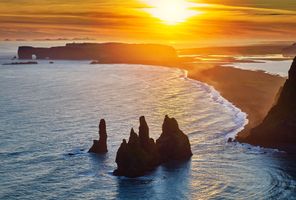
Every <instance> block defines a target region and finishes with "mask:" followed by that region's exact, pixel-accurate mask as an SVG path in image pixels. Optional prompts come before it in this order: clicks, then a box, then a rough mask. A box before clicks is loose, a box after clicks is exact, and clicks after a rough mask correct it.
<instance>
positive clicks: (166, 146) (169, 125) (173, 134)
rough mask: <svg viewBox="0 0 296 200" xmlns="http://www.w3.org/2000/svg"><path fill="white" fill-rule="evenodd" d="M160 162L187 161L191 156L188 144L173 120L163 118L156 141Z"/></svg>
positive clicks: (185, 136) (186, 138)
mask: <svg viewBox="0 0 296 200" xmlns="http://www.w3.org/2000/svg"><path fill="white" fill-rule="evenodd" d="M156 146H157V148H158V151H159V154H160V159H161V162H167V161H172V160H188V159H189V158H190V157H191V156H192V152H191V147H190V142H189V139H188V137H187V135H185V134H184V133H183V132H182V131H181V130H180V129H179V125H178V122H177V120H176V119H175V118H169V117H168V116H167V115H166V116H165V119H164V122H163V124H162V133H161V135H160V137H159V138H158V139H157V140H156Z"/></svg>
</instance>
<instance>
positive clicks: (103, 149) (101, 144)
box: [88, 119, 108, 154]
mask: <svg viewBox="0 0 296 200" xmlns="http://www.w3.org/2000/svg"><path fill="white" fill-rule="evenodd" d="M99 136H100V138H99V140H94V141H93V145H92V147H91V148H90V149H89V151H88V152H92V153H97V154H103V153H107V152H108V149H107V131H106V122H105V120H104V119H101V121H100V124H99Z"/></svg>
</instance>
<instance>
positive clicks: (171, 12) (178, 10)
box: [144, 0, 201, 25]
mask: <svg viewBox="0 0 296 200" xmlns="http://www.w3.org/2000/svg"><path fill="white" fill-rule="evenodd" d="M144 2H145V3H146V4H147V5H149V6H151V8H147V9H145V10H146V11H147V12H148V13H150V14H151V15H153V16H154V17H156V18H158V19H160V20H161V21H162V22H163V23H165V24H169V25H175V24H178V23H181V22H185V21H186V20H187V19H188V18H189V17H192V16H194V15H198V14H201V12H199V11H195V10H192V9H191V8H192V7H195V6H196V4H195V3H190V2H188V1H186V0H144Z"/></svg>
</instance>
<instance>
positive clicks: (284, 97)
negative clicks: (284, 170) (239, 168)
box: [237, 57, 296, 152]
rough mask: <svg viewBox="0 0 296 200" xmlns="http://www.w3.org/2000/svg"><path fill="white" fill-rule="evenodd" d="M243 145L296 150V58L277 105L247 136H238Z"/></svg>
mask: <svg viewBox="0 0 296 200" xmlns="http://www.w3.org/2000/svg"><path fill="white" fill-rule="evenodd" d="M237 140H238V141H239V142H243V143H249V144H252V145H258V146H262V147H270V148H277V149H280V150H285V151H287V152H295V150H296V57H295V58H294V61H293V63H292V66H291V68H290V70H289V76H288V79H287V80H286V82H285V84H284V86H283V87H282V88H281V90H280V92H279V96H278V99H277V102H276V103H275V105H274V106H273V107H272V108H271V110H270V111H269V112H268V114H267V116H266V117H265V118H264V120H263V121H262V123H261V124H259V125H258V126H257V127H255V128H253V129H251V131H250V133H249V134H248V135H246V136H241V135H238V137H237Z"/></svg>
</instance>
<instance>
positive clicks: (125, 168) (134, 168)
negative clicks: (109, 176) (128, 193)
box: [113, 116, 192, 178]
mask: <svg viewBox="0 0 296 200" xmlns="http://www.w3.org/2000/svg"><path fill="white" fill-rule="evenodd" d="M162 129H163V131H162V134H161V136H160V137H159V139H158V140H157V142H156V143H155V142H154V140H153V139H152V138H149V127H148V125H147V123H146V120H145V117H143V116H142V117H140V126H139V135H137V134H136V133H135V131H134V130H133V129H131V132H130V137H129V141H128V142H126V140H123V141H122V143H121V145H120V147H119V149H118V151H117V155H116V163H117V169H116V170H114V172H113V174H114V175H116V176H126V177H131V178H133V177H138V176H143V175H145V174H146V173H147V172H148V171H151V170H153V169H154V168H156V167H157V166H159V165H160V164H162V163H164V162H169V161H176V160H178V161H182V160H188V159H189V158H190V157H191V156H192V152H191V148H190V143H189V139H188V137H187V136H186V135H185V134H184V133H183V132H182V131H181V130H180V129H179V126H178V122H177V120H176V119H175V118H169V117H168V116H166V117H165V119H164V123H163V126H162Z"/></svg>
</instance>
